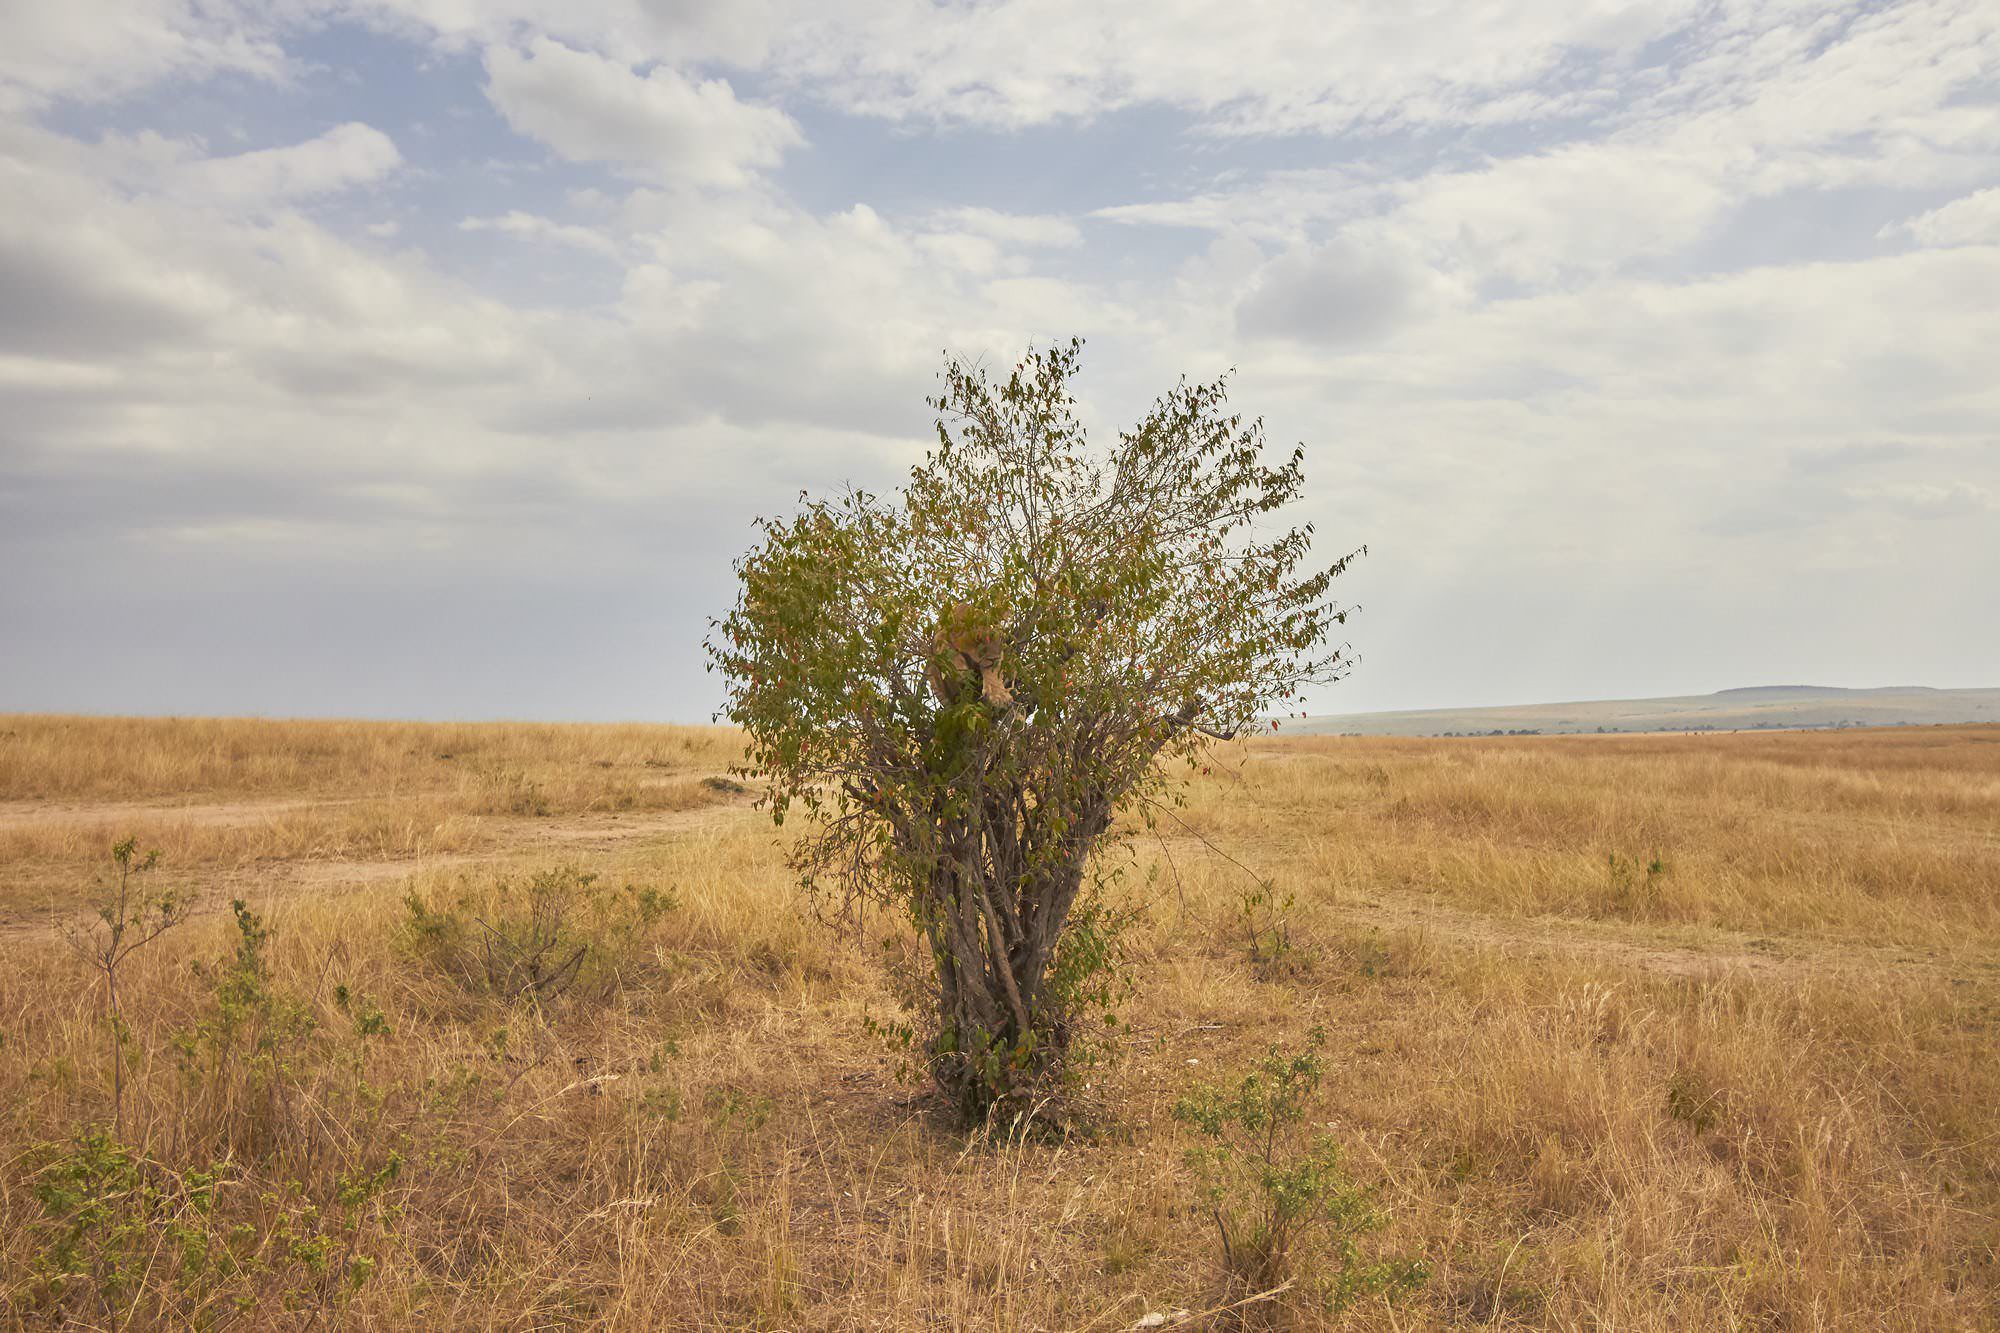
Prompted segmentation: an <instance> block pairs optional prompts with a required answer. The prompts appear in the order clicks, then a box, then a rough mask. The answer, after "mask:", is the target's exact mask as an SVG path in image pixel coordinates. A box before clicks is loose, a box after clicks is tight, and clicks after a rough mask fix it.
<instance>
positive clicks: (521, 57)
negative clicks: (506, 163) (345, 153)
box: [486, 37, 804, 186]
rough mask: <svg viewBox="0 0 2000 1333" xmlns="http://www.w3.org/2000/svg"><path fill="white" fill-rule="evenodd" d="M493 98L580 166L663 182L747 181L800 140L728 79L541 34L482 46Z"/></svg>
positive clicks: (513, 121) (787, 123)
mask: <svg viewBox="0 0 2000 1333" xmlns="http://www.w3.org/2000/svg"><path fill="white" fill-rule="evenodd" d="M486 74H487V85H486V91H487V96H488V97H489V98H490V99H492V102H493V105H494V106H495V107H496V108H498V110H499V111H500V114H501V115H503V116H505V117H506V118H507V123H508V124H509V125H511V126H513V127H514V128H515V129H516V130H518V131H519V132H520V133H522V134H526V135H529V136H530V137H532V138H535V139H539V140H541V141H542V142H543V143H545V144H547V145H548V146H549V147H551V148H553V149H555V151H556V152H558V153H560V154H562V155H563V156H564V157H567V158H570V159H572V160H574V161H579V162H609V163H615V164H617V165H619V166H621V167H624V168H627V169H629V170H631V171H632V172H633V173H634V174H636V175H639V176H642V177H645V178H647V179H650V180H655V181H659V182H661V183H666V184H685V185H702V186H707V185H721V186H732V185H743V184H745V183H747V182H748V181H749V180H750V179H751V177H752V175H753V174H754V173H755V172H757V171H758V170H761V169H764V168H769V167H774V166H776V165H777V164H778V163H779V161H780V160H781V159H782V158H783V157H784V154H785V152H786V150H788V149H790V148H794V147H797V146H798V145H799V144H801V143H803V142H804V136H803V135H802V134H800V132H799V128H798V126H797V125H796V124H795V123H794V122H793V121H792V119H791V117H789V116H787V115H786V114H785V113H784V112H783V111H780V110H778V109H776V108H774V107H766V106H754V105H751V104H749V103H746V102H742V101H739V100H738V99H737V97H736V93H735V90H734V89H732V88H731V87H730V86H729V83H728V82H727V81H726V80H723V79H707V80H699V81H697V80H695V79H691V78H689V77H687V76H686V75H683V74H681V73H680V72H678V71H676V70H674V69H673V68H671V67H669V66H666V65H659V66H655V67H654V68H653V69H651V70H650V71H648V72H647V73H645V74H637V73H634V72H633V71H632V70H631V69H630V68H628V67H627V66H626V65H625V64H623V63H622V62H620V61H617V60H610V59H606V58H605V57H603V56H598V55H594V54H592V53H590V52H588V51H579V50H574V49H572V48H570V47H567V46H564V45H563V44H562V43H560V42H554V41H550V40H549V39H547V38H545V37H544V38H537V39H535V40H534V41H532V42H530V43H529V44H528V46H527V49H526V51H525V52H522V51H516V50H514V49H512V48H509V47H504V46H499V47H493V48H490V49H489V50H488V51H487V52H486Z"/></svg>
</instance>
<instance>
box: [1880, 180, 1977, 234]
mask: <svg viewBox="0 0 2000 1333" xmlns="http://www.w3.org/2000/svg"><path fill="white" fill-rule="evenodd" d="M1876 234H1877V235H1878V236H1880V237H1882V238H1883V239H1885V240H1886V239H1888V238H1889V237H1891V236H1896V235H1905V236H1908V237H1909V238H1910V239H1911V240H1914V241H1915V242H1916V243H1917V244H1918V245H1996V244H2000V186H1995V187H1994V188H1992V189H1987V190H1980V191H1977V192H1975V193H1973V194H1968V195H1966V196H1965V197H1964V198H1963V199H1954V200H1952V201H1951V202H1950V203H1948V204H1946V205H1944V206H1943V207H1941V208H1933V209H1931V210H1930V211H1929V212H1928V213H1919V214H1917V215H1916V216H1915V217H1910V218H1904V219H1903V220H1902V221H1901V222H1892V223H1890V224H1889V225H1888V226H1886V227H1884V228H1882V230H1881V231H1880V232H1878V233H1876Z"/></svg>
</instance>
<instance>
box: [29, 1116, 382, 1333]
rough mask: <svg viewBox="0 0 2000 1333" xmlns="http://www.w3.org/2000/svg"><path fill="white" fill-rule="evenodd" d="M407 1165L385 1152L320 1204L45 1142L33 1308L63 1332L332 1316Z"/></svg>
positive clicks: (247, 1177) (282, 1186) (114, 1153)
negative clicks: (273, 1314) (256, 1315)
mask: <svg viewBox="0 0 2000 1333" xmlns="http://www.w3.org/2000/svg"><path fill="white" fill-rule="evenodd" d="M401 1167H402V1162H401V1159H400V1158H398V1157H396V1156H395V1155H394V1154H391V1155H390V1156H389V1157H388V1158H387V1159H386V1160H385V1161H383V1163H382V1164H381V1165H380V1166H379V1167H376V1168H374V1169H373V1170H367V1171H362V1172H357V1173H344V1174H342V1175H340V1176H339V1177H338V1178H337V1180H335V1181H334V1182H333V1188H332V1194H331V1197H329V1198H326V1199H324V1200H322V1201H317V1202H316V1201H315V1200H314V1199H313V1198H312V1197H311V1196H310V1193H309V1191H308V1190H307V1188H306V1187H305V1186H304V1185H302V1184H300V1183H299V1182H297V1181H284V1182H282V1183H276V1184H272V1183H268V1182H263V1181H259V1180H258V1179H256V1178H255V1177H254V1176H253V1175H252V1174H251V1173H250V1172H248V1171H247V1170H246V1169H245V1168H244V1166H243V1165H242V1164H240V1163H236V1162H232V1161H229V1160H227V1159H223V1160H217V1161H214V1162H211V1163H210V1164H209V1165H208V1166H206V1167H205V1168H202V1169H199V1170H181V1171H176V1170H173V1169H171V1168H169V1167H168V1166H167V1165H166V1164H164V1163H162V1162H161V1161H159V1160H157V1159H155V1158H153V1157H151V1156H149V1155H147V1154H146V1153H144V1152H142V1151H140V1150H137V1149H135V1148H133V1147H131V1146H130V1145H127V1144H124V1143H121V1142H120V1141H119V1140H118V1139H116V1138H115V1137H113V1136H112V1135H110V1134H104V1133H95V1134H84V1135H80V1136H78V1137H77V1138H75V1139H73V1140H71V1141H69V1142H66V1143H46V1144H42V1145H40V1146H39V1147H38V1148H37V1149H36V1150H35V1153H34V1169H33V1175H32V1181H33V1194H34V1198H35V1201H36V1203H37V1204H38V1205H39V1206H40V1209H41V1216H40V1218H39V1219H38V1220H37V1221H36V1222H34V1223H33V1224H32V1225H33V1226H34V1227H35V1231H36V1239H37V1241H38V1246H37V1248H36V1250H35V1254H34V1258H33V1260H32V1261H31V1274H30V1276H31V1281H30V1284H29V1286H28V1291H27V1300H28V1308H29V1309H30V1310H33V1311H35V1312H37V1313H40V1314H44V1315H48V1316H51V1317H53V1318H54V1320H55V1321H57V1322H85V1323H98V1322H100V1321H101V1322H102V1323H103V1324H105V1325H106V1326H110V1325H117V1326H128V1325H130V1324H133V1323H144V1324H159V1325H162V1326H171V1327H195V1328H207V1327H217V1326H220V1325H224V1324H227V1323H231V1322H233V1321H235V1320H240V1319H242V1318H244V1317H246V1316H249V1315H251V1314H252V1312H253V1311H257V1310H260V1309H262V1308H264V1307H266V1306H267V1305H275V1306H276V1307H277V1308H278V1309H281V1310H285V1311H290V1312H294V1313H299V1312H304V1311H313V1312H315V1314H316V1316H324V1315H325V1314H328V1313H334V1314H337V1313H338V1311H339V1310H341V1309H342V1308H344V1307H345V1305H346V1303H347V1301H348V1300H349V1299H350V1298H351V1296H352V1294H353V1293H354V1292H356V1291H358V1290H359V1289H360V1288H361V1287H362V1286H364V1285H365V1284H366V1283H367V1281H368V1280H369V1278H370V1277H371V1276H372V1275H373V1273H374V1271H375V1260H374V1258H373V1257H371V1256H369V1255H366V1254H363V1253H362V1250H363V1248H364V1246H365V1243H366V1241H367V1240H368V1239H369V1238H370V1237H371V1236H373V1235H378V1234H384V1233H386V1229H387V1224H388V1223H389V1222H391V1221H392V1220H393V1219H394V1217H395V1214H396V1210H395V1209H394V1207H393V1206H391V1205H390V1204H389V1203H388V1201H387V1197H386V1196H387V1194H388V1192H389V1190H390V1187H391V1186H392V1185H393V1183H394V1182H395V1180H396V1179H397V1177H398V1175H399V1174H400V1171H401ZM317 1321H318V1320H317V1317H316V1318H315V1321H314V1322H317Z"/></svg>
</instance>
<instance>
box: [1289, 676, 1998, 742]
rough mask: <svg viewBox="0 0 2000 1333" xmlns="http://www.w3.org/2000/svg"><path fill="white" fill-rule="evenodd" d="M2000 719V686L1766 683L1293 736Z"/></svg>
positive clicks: (1341, 721) (1465, 711) (1369, 720)
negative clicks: (1844, 686) (1943, 687)
mask: <svg viewBox="0 0 2000 1333" xmlns="http://www.w3.org/2000/svg"><path fill="white" fill-rule="evenodd" d="M1968 722H2000V689H1972V690H1941V689H1932V688H1930V687H1928V686H1920V685H1915V686H1912V685H1904V686H1889V687H1886V688H1881V689H1840V688H1836V687H1831V686H1823V685H1760V686H1752V687H1749V688H1746V689H1734V690H1719V691H1717V692H1716V693H1714V694H1686V695H1674V696H1669V697H1667V698H1660V699H1592V700H1581V701H1577V702H1572V703H1553V704H1514V705H1503V706H1500V707H1494V708H1425V709H1412V710H1404V711H1400V712H1383V713H1347V714H1334V715H1329V716H1320V717H1314V718H1308V719H1303V720H1301V721H1298V722H1293V723H1290V724H1288V725H1287V727H1286V730H1287V731H1290V732H1292V733H1293V734H1296V735H1322V734H1329V733H1330V734H1333V735H1353V736H1478V735H1486V734H1489V733H1491V732H1495V731H1499V732H1513V731H1529V732H1535V733H1539V734H1541V735H1562V734H1568V733H1575V732H1647V731H1758V730H1773V729H1785V728H1820V727H1826V728H1836V727H1933V726H1951V725H1957V724H1962V723H1968Z"/></svg>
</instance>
